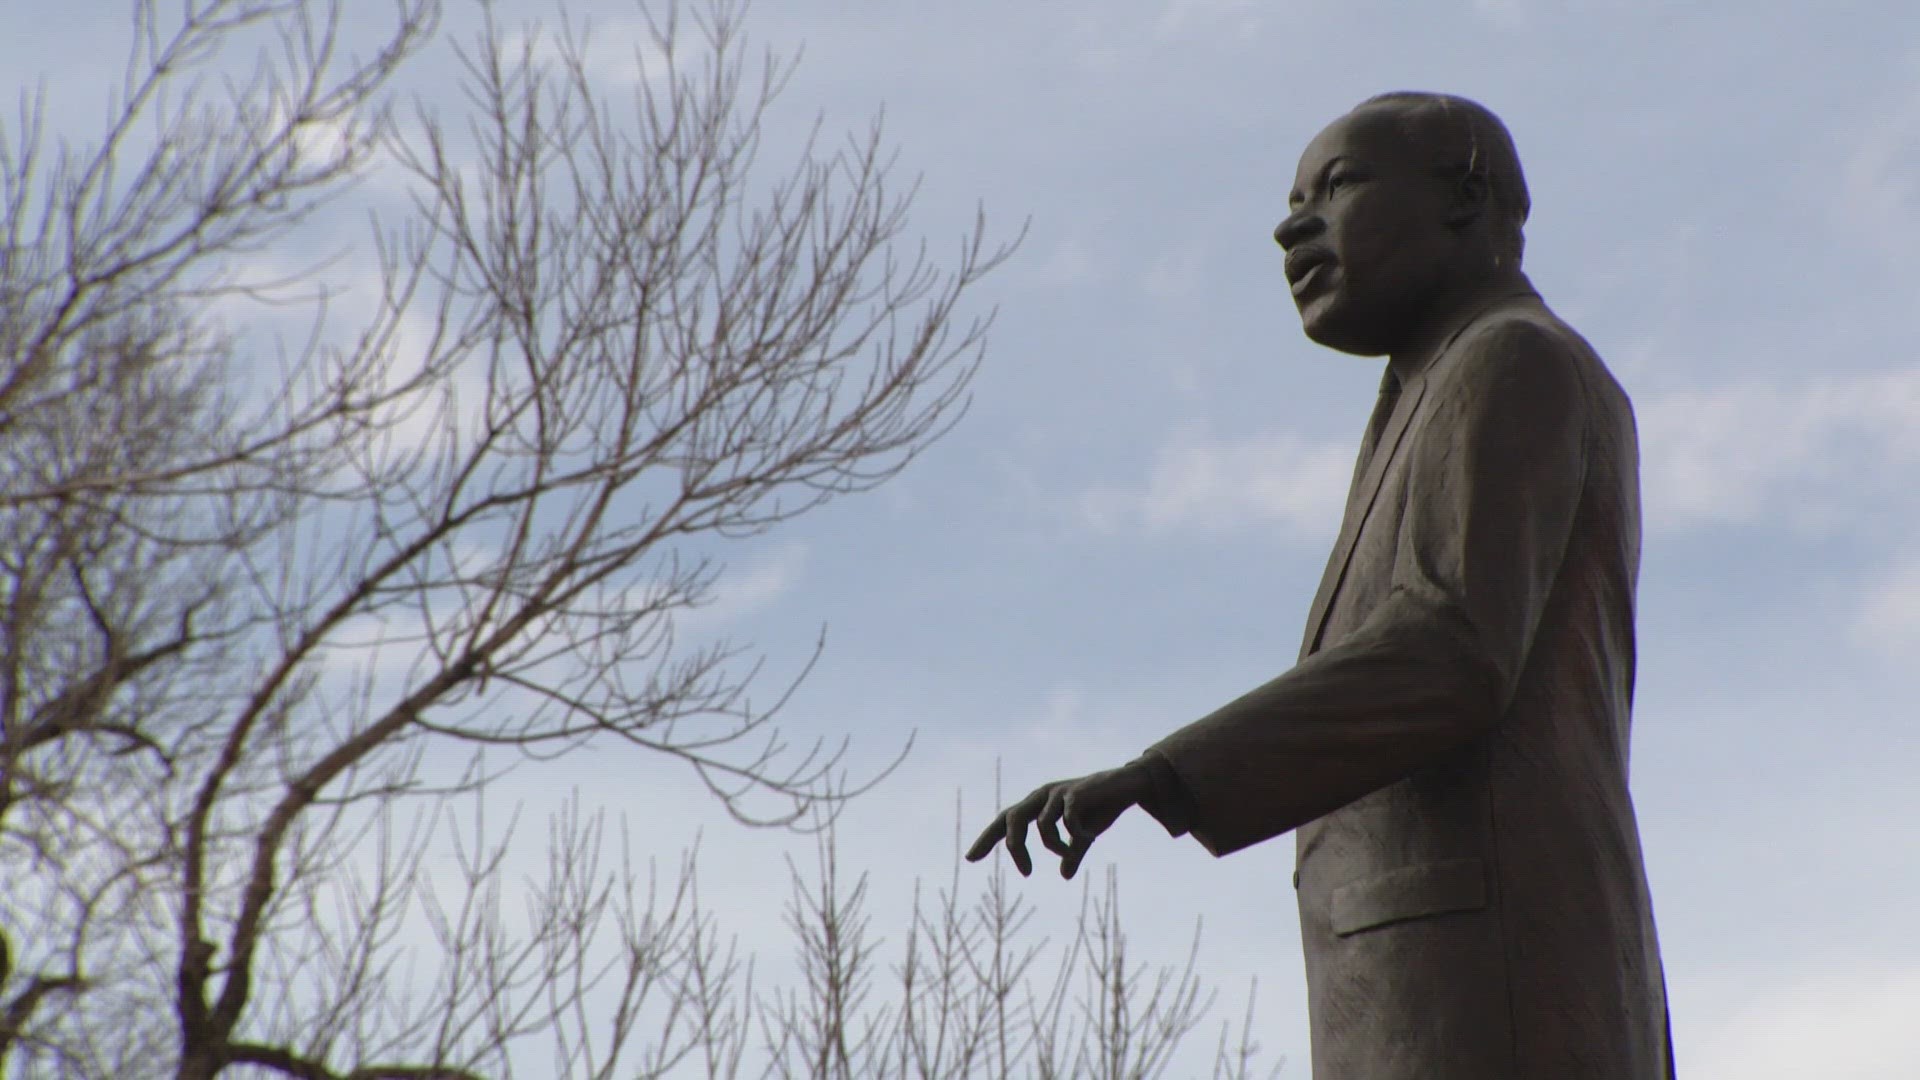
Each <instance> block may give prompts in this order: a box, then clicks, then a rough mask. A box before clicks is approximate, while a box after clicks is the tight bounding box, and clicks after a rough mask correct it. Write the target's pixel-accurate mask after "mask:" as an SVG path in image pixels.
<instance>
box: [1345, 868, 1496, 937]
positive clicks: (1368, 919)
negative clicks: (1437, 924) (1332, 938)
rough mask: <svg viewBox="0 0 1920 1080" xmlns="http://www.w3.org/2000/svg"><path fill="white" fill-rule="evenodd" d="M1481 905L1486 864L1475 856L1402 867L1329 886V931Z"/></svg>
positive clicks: (1484, 897) (1356, 929) (1347, 931)
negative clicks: (1336, 885) (1330, 914)
mask: <svg viewBox="0 0 1920 1080" xmlns="http://www.w3.org/2000/svg"><path fill="white" fill-rule="evenodd" d="M1486 906H1487V873H1486V866H1485V864H1484V863H1482V862H1481V861H1480V860H1479V859H1447V860H1445V861H1443V862H1434V863H1423V864H1421V865H1418V866H1403V867H1401V868H1400V869H1398V870H1389V871H1387V872H1386V873H1384V874H1375V875H1374V876H1372V877H1367V878H1361V879H1360V880H1359V881H1351V882H1348V883H1347V884H1345V885H1342V886H1340V887H1339V888H1337V889H1335V890H1333V911H1332V921H1333V932H1334V933H1336V934H1339V935H1341V936H1342V937H1344V936H1346V935H1348V934H1354V933H1358V932H1360V931H1362V930H1367V929H1371V928H1372V927H1375V926H1381V925H1384V924H1386V923H1392V922H1399V921H1401V920H1403V919H1418V918H1420V917H1421V916H1424V915H1439V914H1441V913H1443V912H1448V911H1475V910H1478V909H1480V908H1483V907H1486Z"/></svg>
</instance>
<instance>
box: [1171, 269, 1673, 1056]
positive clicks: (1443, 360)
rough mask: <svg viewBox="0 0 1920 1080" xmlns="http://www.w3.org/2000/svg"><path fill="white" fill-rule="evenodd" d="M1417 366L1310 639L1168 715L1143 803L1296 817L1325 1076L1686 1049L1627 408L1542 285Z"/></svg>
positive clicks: (1342, 540)
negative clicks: (1667, 894) (1646, 839)
mask: <svg viewBox="0 0 1920 1080" xmlns="http://www.w3.org/2000/svg"><path fill="white" fill-rule="evenodd" d="M1395 363H1396V365H1397V364H1398V363H1399V362H1398V361H1397V360H1396V362H1395ZM1401 374H1404V375H1405V376H1406V378H1405V381H1404V385H1403V387H1402V388H1401V391H1400V394H1399V398H1398V401H1397V403H1396V404H1395V405H1394V406H1393V408H1392V410H1391V412H1390V413H1389V414H1387V415H1384V416H1381V415H1376V417H1375V419H1374V422H1373V423H1372V424H1371V425H1370V430H1369V436H1370V437H1371V436H1374V435H1377V436H1378V440H1379V441H1378V444H1377V447H1376V448H1371V449H1363V451H1362V454H1361V458H1360V461H1359V463H1358V467H1357V468H1356V470H1355V476H1354V484H1353V490H1352V493H1351V495H1350V496H1349V499H1348V503H1347V509H1346V516H1345V520H1344V521H1343V523H1342V525H1341V529H1340V537H1339V540H1338V542H1337V543H1336V544H1335V547H1334V550H1333V555H1332V558H1331V559H1330V560H1329V561H1328V563H1327V570H1326V576H1325V578H1324V580H1323V581H1322V582H1321V585H1320V590H1319V594H1318V595H1317V596H1316V597H1315V598H1314V603H1313V607H1312V610H1311V613H1310V614H1309V616H1308V620H1307V630H1306V640H1305V642H1304V644H1303V646H1302V648H1301V651H1300V659H1299V662H1298V664H1297V665H1296V666H1294V667H1293V668H1291V669H1290V670H1288V671H1287V672H1286V673H1285V674H1283V675H1281V676H1280V677H1278V678H1276V679H1274V680H1273V681H1271V682H1269V683H1267V684H1266V685H1264V686H1261V687H1260V688H1258V689H1256V690H1254V691H1252V692H1251V693H1249V694H1247V695H1245V696H1244V697H1241V698H1240V699H1238V700H1236V701H1234V702H1232V703H1230V704H1228V705H1227V706H1225V707H1224V708H1221V709H1220V710H1218V711H1217V712H1215V713H1213V714H1212V715H1210V716H1207V717H1205V718H1204V719H1201V720H1199V721H1197V722H1195V723H1193V724H1191V725H1189V726H1187V727H1185V728H1183V729H1181V730H1180V731H1177V732H1175V733H1174V734H1173V735H1171V736H1169V737H1168V738H1166V739H1165V740H1163V741H1162V742H1160V743H1158V744H1156V745H1155V746H1154V747H1153V748H1152V749H1151V750H1150V751H1149V752H1148V759H1149V761H1151V762H1155V763H1156V767H1157V768H1158V769H1160V770H1162V776H1163V778H1164V779H1163V782H1164V783H1165V784H1169V785H1171V786H1172V787H1173V788H1174V789H1176V790H1174V791H1172V792H1170V793H1168V794H1167V795H1166V796H1165V797H1164V798H1160V799H1157V800H1156V801H1157V803H1158V804H1159V805H1157V806H1149V809H1150V810H1153V811H1154V812H1155V814H1156V816H1159V817H1161V819H1162V821H1163V823H1165V824H1167V826H1168V828H1169V830H1170V831H1173V832H1176V833H1178V832H1181V831H1190V832H1191V833H1192V834H1193V836H1194V837H1195V838H1196V839H1198V840H1199V841H1200V842H1201V843H1202V844H1204V845H1205V846H1206V847H1207V849H1208V850H1209V851H1211V852H1213V853H1214V854H1215V855H1226V854H1228V853H1230V852H1233V851H1237V850H1239V849H1241V848H1244V847H1246V846H1248V845H1250V844H1256V843H1259V842H1260V841H1262V840H1266V839H1268V838H1270V837H1273V836H1276V835H1278V834H1280V833H1283V832H1286V831H1288V830H1293V829H1297V830H1298V834H1297V853H1296V864H1295V865H1296V871H1295V874H1294V886H1295V889H1296V891H1297V899H1298V902H1299V909H1300V930H1301V938H1302V942H1303V945H1304V950H1305V954H1306V967H1307V992H1308V1004H1309V1009H1310V1013H1311V1016H1310V1020H1311V1029H1312V1040H1313V1042H1312V1045H1313V1076H1314V1080H1508V1078H1511V1080H1656V1078H1659V1077H1667V1076H1671V1070H1672V1065H1671V1049H1670V1043H1669V1037H1668V1032H1667V1016H1666V995H1665V988H1664V983H1663V978H1662V973H1661V965H1660V954H1659V945H1658V940H1657V937H1656V935H1655V931H1654V920H1653V909H1652V903H1651V900H1650V898H1649V896H1648V890H1647V883H1646V875H1645V871H1644V869H1643V866H1642V862H1641V854H1640V839H1639V834H1638V831H1637V828H1636V825H1635V821H1634V812H1633V800H1632V798H1631V797H1630V796H1629V794H1628V789H1627V759H1628V729H1629V718H1628V717H1629V709H1630V706H1631V702H1632V696H1633V677H1634V632H1633V609H1634V588H1635V582H1636V578H1637V575H1638V567H1639V554H1640V551H1639V548H1640V503H1639V482H1638V474H1639V466H1638V459H1637V446H1636V438H1635V432H1634V422H1633V412H1632V408H1631V406H1630V404H1629V403H1628V400H1627V397H1626V394H1625V393H1624V392H1623V391H1622V390H1621V388H1620V386H1619V384H1618V383H1617V382H1616V381H1615V380H1614V378H1613V377H1612V375H1611V374H1610V373H1609V372H1608V370H1607V368H1606V366H1605V365H1604V364H1603V363H1602V362H1601V360H1600V358H1599V357H1598V356H1597V355H1596V354H1595V353H1594V351H1593V349H1592V348H1591V347H1590V346H1589V345H1588V344H1587V342H1586V341H1585V340H1584V339H1582V338H1581V337H1580V335H1579V334H1577V333H1575V332H1574V330H1573V329H1572V328H1570V327H1569V326H1567V325H1566V324H1565V323H1563V322H1561V321H1560V320H1559V319H1558V318H1557V317H1555V316H1554V314H1553V313H1552V312H1551V311H1550V310H1548V308H1547V306H1546V305H1545V304H1544V303H1542V302H1541V301H1540V299H1539V297H1538V296H1537V295H1535V294H1534V293H1533V292H1532V290H1531V289H1530V288H1529V289H1526V290H1524V291H1522V292H1520V293H1518V294H1516V295H1512V296H1508V297H1504V298H1501V299H1498V300H1496V301H1493V302H1491V303H1490V304H1488V305H1487V306H1485V307H1483V308H1482V309H1481V310H1480V311H1479V312H1478V313H1476V314H1475V315H1473V316H1472V317H1471V318H1469V319H1468V320H1467V321H1466V322H1465V324H1464V325H1463V326H1461V327H1460V328H1459V329H1458V330H1456V331H1455V332H1454V333H1453V334H1452V336H1451V338H1450V339H1448V340H1447V341H1445V343H1443V344H1442V345H1441V346H1440V347H1439V348H1438V349H1437V350H1436V351H1434V352H1433V353H1432V354H1431V355H1430V356H1429V357H1427V358H1426V359H1425V361H1424V362H1423V363H1420V364H1418V366H1417V367H1416V368H1414V369H1412V370H1407V371H1404V372H1402V373H1401ZM1388 378H1389V379H1393V378H1396V373H1395V372H1394V371H1393V370H1392V369H1390V371H1389V375H1388ZM1169 766H1170V769H1169V768H1168V767H1169Z"/></svg>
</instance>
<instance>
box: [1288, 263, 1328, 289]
mask: <svg viewBox="0 0 1920 1080" xmlns="http://www.w3.org/2000/svg"><path fill="white" fill-rule="evenodd" d="M1332 265H1333V264H1332V263H1331V262H1329V261H1327V260H1324V259H1323V260H1321V261H1319V262H1316V263H1314V264H1313V265H1311V266H1309V267H1307V268H1306V269H1305V270H1302V271H1300V272H1299V273H1298V274H1289V275H1287V277H1288V279H1289V280H1290V281H1291V282H1292V290H1293V295H1295V296H1305V295H1307V294H1308V293H1310V292H1313V291H1314V290H1315V289H1316V288H1317V287H1318V286H1319V284H1320V283H1321V280H1322V279H1323V278H1326V277H1327V276H1328V275H1329V274H1331V273H1332V271H1331V270H1330V269H1329V267H1331V266H1332Z"/></svg>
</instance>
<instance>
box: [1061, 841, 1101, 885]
mask: <svg viewBox="0 0 1920 1080" xmlns="http://www.w3.org/2000/svg"><path fill="white" fill-rule="evenodd" d="M1092 848H1093V837H1092V836H1075V837H1074V838H1073V846H1072V847H1071V848H1068V849H1067V853H1066V854H1065V855H1063V856H1061V858H1060V876H1061V877H1063V878H1066V879H1067V880H1068V881H1072V880H1073V875H1074V874H1075V873H1078V872H1079V870H1080V864H1081V862H1083V861H1084V860H1085V859H1086V857H1087V852H1088V851H1090V850H1092Z"/></svg>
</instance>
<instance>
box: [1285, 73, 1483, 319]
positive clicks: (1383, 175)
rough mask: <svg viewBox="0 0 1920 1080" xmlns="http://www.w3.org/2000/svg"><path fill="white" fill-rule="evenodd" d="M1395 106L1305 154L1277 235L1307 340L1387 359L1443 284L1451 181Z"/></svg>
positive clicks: (1336, 127) (1342, 126)
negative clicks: (1399, 120)
mask: <svg viewBox="0 0 1920 1080" xmlns="http://www.w3.org/2000/svg"><path fill="white" fill-rule="evenodd" d="M1397 117H1398V114H1397V113H1396V112H1395V111H1394V110H1393V109H1392V108H1391V107H1383V106H1374V107H1371V108H1363V109H1361V110H1359V111H1356V112H1352V113H1348V114H1347V115H1346V116H1343V117H1341V118H1340V119H1338V120H1336V121H1334V122H1333V123H1332V124H1330V125H1328V126H1327V128H1326V130H1324V131H1322V132H1321V133H1320V134H1319V135H1317V136H1315V137H1314V139H1313V141H1312V142H1311V143H1309V144H1308V145H1307V149H1306V151H1305V152H1304V153H1302V154H1301V155H1300V167H1299V169H1298V170H1297V172H1296V173H1295V176H1294V185H1293V191H1292V192H1291V193H1290V194H1289V195H1288V197H1287V206H1288V209H1289V210H1290V213H1289V214H1288V216H1287V219H1286V220H1285V221H1283V222H1281V223H1280V226H1279V228H1277V229H1275V230H1274V232H1273V238H1274V239H1275V240H1277V241H1279V242H1280V246H1281V247H1283V248H1285V249H1286V251H1287V264H1286V272H1287V282H1288V284H1289V285H1290V286H1291V288H1292V291H1293V302H1294V305H1295V306H1296V307H1298V308H1299V309H1300V320H1301V323H1302V324H1303V325H1304V326H1305V328H1306V332H1307V336H1308V337H1309V338H1311V339H1313V340H1314V341H1316V342H1319V343H1320V344H1322V345H1325V346H1327V347H1328V348H1331V349H1338V350H1340V351H1342V352H1349V353H1355V354H1358V355H1361V356H1380V355H1383V354H1385V353H1389V352H1392V351H1393V350H1394V349H1395V348H1396V347H1397V346H1398V345H1400V344H1401V343H1403V342H1405V341H1407V340H1408V339H1409V338H1410V336H1411V335H1412V333H1413V332H1414V331H1415V329H1416V328H1417V327H1418V326H1419V324H1420V323H1421V321H1422V320H1423V319H1425V318H1427V317H1428V315H1429V314H1430V308H1431V305H1432V302H1433V300H1434V297H1435V296H1436V294H1437V292H1438V290H1439V288H1440V286H1441V285H1442V284H1443V283H1444V275H1445V262H1446V259H1447V256H1448V255H1449V253H1450V252H1451V251H1452V249H1453V246H1454V243H1455V238H1454V235H1453V233H1452V232H1451V231H1450V230H1449V229H1448V227H1447V213H1448V210H1449V205H1450V196H1451V193H1452V191H1453V190H1454V187H1453V185H1451V184H1449V183H1447V182H1446V181H1445V180H1443V179H1442V178H1441V177H1440V176H1439V175H1438V174H1437V172H1436V170H1435V169H1434V163H1435V162H1436V161H1437V160H1438V159H1437V158H1436V156H1435V154H1434V152H1433V150H1432V148H1430V147H1428V146H1426V145H1425V144H1424V143H1423V141H1422V140H1420V139H1418V138H1417V137H1414V136H1412V135H1410V134H1409V133H1408V132H1407V131H1406V130H1405V128H1404V127H1403V126H1402V125H1400V124H1399V123H1397V122H1396V120H1397Z"/></svg>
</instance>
